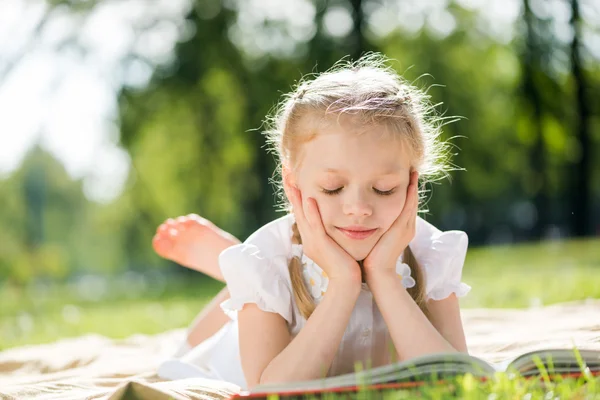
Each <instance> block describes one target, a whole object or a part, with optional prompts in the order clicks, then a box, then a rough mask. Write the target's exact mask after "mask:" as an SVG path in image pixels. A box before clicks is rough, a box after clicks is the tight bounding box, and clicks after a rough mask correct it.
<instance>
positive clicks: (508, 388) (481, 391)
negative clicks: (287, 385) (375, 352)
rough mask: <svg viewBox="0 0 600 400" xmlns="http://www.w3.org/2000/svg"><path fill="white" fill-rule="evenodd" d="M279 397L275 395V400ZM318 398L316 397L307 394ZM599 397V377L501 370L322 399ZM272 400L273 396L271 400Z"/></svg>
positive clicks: (329, 396) (575, 398)
mask: <svg viewBox="0 0 600 400" xmlns="http://www.w3.org/2000/svg"><path fill="white" fill-rule="evenodd" d="M276 398H277V397H275V396H273V399H272V400H275V399H276ZM304 398H305V399H315V398H316V397H315V396H305V397H304ZM415 398H423V399H464V400H470V399H473V400H475V399H489V400H492V399H548V400H551V399H570V400H571V399H572V400H577V399H600V378H599V377H595V378H593V377H591V378H585V377H582V378H578V379H575V378H566V379H561V378H560V377H557V379H556V381H540V380H537V381H536V380H534V379H531V380H527V379H523V378H518V377H516V376H514V375H509V374H505V373H498V374H496V376H495V377H494V379H490V380H487V381H483V382H482V381H480V380H478V379H476V378H474V377H473V376H472V375H470V374H466V375H464V376H459V377H457V378H455V379H451V380H448V381H446V382H444V383H433V384H427V385H423V386H421V387H418V388H414V389H399V390H398V389H389V390H384V391H369V390H362V391H359V392H357V393H352V394H344V395H340V394H333V393H328V394H325V395H324V396H323V397H321V399H331V400H334V399H356V400H370V399H384V400H400V399H415ZM270 400H271V399H270Z"/></svg>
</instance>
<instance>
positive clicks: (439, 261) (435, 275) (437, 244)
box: [411, 220, 471, 300]
mask: <svg viewBox="0 0 600 400" xmlns="http://www.w3.org/2000/svg"><path fill="white" fill-rule="evenodd" d="M419 225H420V226H419ZM419 228H420V229H419ZM468 246H469V238H468V236H467V234H466V233H465V232H462V231H445V232H442V231H440V230H439V229H437V228H435V227H434V226H433V225H431V224H429V223H427V222H425V221H423V220H421V224H418V228H417V234H416V235H415V241H414V243H411V250H412V251H413V253H414V255H415V258H416V259H417V261H418V262H419V264H420V266H421V268H423V272H424V276H425V292H426V296H427V298H428V299H432V300H442V299H445V298H447V297H448V296H450V294H452V293H455V294H456V296H457V297H463V296H465V295H466V294H467V293H469V292H470V291H471V287H470V286H469V285H467V284H466V283H463V282H462V270H463V266H464V263H465V258H466V255H467V248H468Z"/></svg>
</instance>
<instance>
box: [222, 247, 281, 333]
mask: <svg viewBox="0 0 600 400" xmlns="http://www.w3.org/2000/svg"><path fill="white" fill-rule="evenodd" d="M219 266H220V267H221V272H222V273H223V277H224V278H225V282H226V283H227V288H228V289H229V293H230V295H231V298H230V299H228V300H226V301H224V302H223V303H222V304H221V308H222V309H223V311H224V312H225V313H226V314H227V315H228V316H229V317H230V318H232V319H235V318H236V314H237V311H239V310H241V309H242V308H243V307H244V304H248V303H253V304H256V305H257V306H258V307H259V308H260V309H261V310H263V311H268V312H272V313H277V314H279V315H281V316H282V317H283V318H284V319H285V320H286V321H287V322H288V324H291V323H292V319H293V302H292V290H291V283H290V279H289V272H288V266H287V258H286V257H285V255H280V256H269V257H266V256H265V255H264V254H262V253H261V251H260V249H259V248H258V247H257V246H256V245H253V244H247V243H243V244H238V245H236V246H232V247H229V248H227V249H226V250H224V251H223V252H222V253H221V254H220V255H219Z"/></svg>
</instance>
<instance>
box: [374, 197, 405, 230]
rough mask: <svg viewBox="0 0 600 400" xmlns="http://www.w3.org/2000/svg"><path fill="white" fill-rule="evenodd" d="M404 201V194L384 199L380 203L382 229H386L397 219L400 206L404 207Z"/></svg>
mask: <svg viewBox="0 0 600 400" xmlns="http://www.w3.org/2000/svg"><path fill="white" fill-rule="evenodd" d="M405 201H406V196H402V197H397V198H395V199H386V200H385V201H384V204H382V205H381V207H380V215H381V221H382V227H383V228H384V230H386V231H387V230H388V229H389V228H390V227H391V226H392V224H393V223H394V221H396V219H398V216H400V213H401V212H402V208H404V202H405Z"/></svg>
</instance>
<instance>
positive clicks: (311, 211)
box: [306, 197, 325, 234]
mask: <svg viewBox="0 0 600 400" xmlns="http://www.w3.org/2000/svg"><path fill="white" fill-rule="evenodd" d="M306 211H307V214H306V216H307V219H308V223H309V224H310V226H311V227H312V228H313V229H314V230H315V231H316V232H318V233H321V234H323V233H325V227H324V226H323V219H322V218H321V212H320V211H319V205H318V204H317V201H316V200H315V199H313V198H312V197H309V198H308V199H306Z"/></svg>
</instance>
